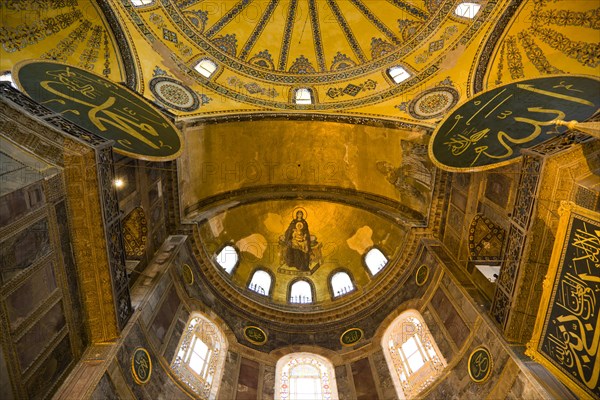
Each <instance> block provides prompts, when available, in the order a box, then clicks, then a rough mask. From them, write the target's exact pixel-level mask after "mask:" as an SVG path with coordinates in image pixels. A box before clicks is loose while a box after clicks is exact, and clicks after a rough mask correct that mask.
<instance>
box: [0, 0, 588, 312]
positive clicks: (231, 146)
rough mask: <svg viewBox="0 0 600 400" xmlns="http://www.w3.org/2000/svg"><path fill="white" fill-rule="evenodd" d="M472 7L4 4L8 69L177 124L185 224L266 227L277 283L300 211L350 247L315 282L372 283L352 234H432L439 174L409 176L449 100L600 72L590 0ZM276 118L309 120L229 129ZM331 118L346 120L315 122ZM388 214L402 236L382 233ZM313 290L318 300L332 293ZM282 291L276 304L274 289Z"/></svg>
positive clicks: (313, 1)
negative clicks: (83, 86) (19, 68)
mask: <svg viewBox="0 0 600 400" xmlns="http://www.w3.org/2000/svg"><path fill="white" fill-rule="evenodd" d="M473 1H474V2H477V3H479V4H480V5H481V6H482V7H481V9H480V11H479V13H478V14H477V15H476V17H475V18H474V19H468V18H463V17H460V16H457V15H455V14H454V10H455V9H456V6H457V5H458V4H459V3H460V1H459V0H411V1H409V0H375V1H370V0H369V1H367V0H279V1H277V0H272V1H267V0H220V1H205V0H204V1H202V0H154V1H153V2H152V3H151V4H148V5H145V6H141V7H134V6H133V5H132V2H131V0H98V1H92V0H36V1H19V0H8V1H3V2H2V3H1V12H2V25H1V28H0V43H1V46H2V47H1V49H0V71H5V70H10V69H11V68H12V66H13V65H14V64H16V63H17V62H19V61H22V60H25V59H34V58H44V59H55V60H58V61H61V62H66V63H68V64H71V65H74V66H78V67H81V68H84V69H87V70H90V71H93V72H96V73H98V74H100V75H105V76H107V77H108V78H109V79H112V80H114V81H117V82H125V83H127V84H128V85H129V86H130V87H133V88H135V89H136V90H137V91H138V92H139V93H140V94H142V95H143V96H145V97H146V98H148V99H149V100H151V101H154V102H156V103H157V104H160V105H161V106H162V107H164V108H165V109H167V110H168V111H170V112H171V113H173V114H175V115H176V116H177V119H178V120H180V121H184V122H185V123H184V124H183V125H184V128H185V129H184V135H185V142H186V146H187V150H186V151H185V152H184V154H183V156H182V157H181V159H180V160H179V169H180V170H179V176H180V179H181V182H180V188H181V192H180V195H181V208H182V212H183V214H184V218H189V219H192V220H193V219H202V218H205V221H206V222H205V223H208V224H210V223H212V224H213V225H214V224H215V223H217V221H221V222H222V223H223V224H224V227H225V229H224V230H223V231H219V232H218V234H215V232H214V231H213V230H212V229H213V228H212V227H210V229H208V225H206V226H203V228H202V229H203V230H202V232H201V233H202V234H203V235H204V240H212V241H213V242H215V243H216V242H219V243H225V242H231V243H234V244H238V246H239V247H240V248H242V247H243V246H242V244H244V243H245V242H244V243H241V244H240V241H243V240H244V239H245V238H247V237H250V236H252V235H255V234H260V235H262V236H263V237H264V238H265V240H266V241H267V242H268V243H269V244H272V245H274V246H275V248H274V249H269V251H268V252H267V253H265V254H267V255H268V256H269V257H270V258H269V259H272V260H274V261H273V263H268V264H267V265H264V264H265V263H266V261H264V260H262V258H261V260H260V263H262V264H263V267H266V268H267V269H269V270H271V271H272V272H274V273H278V270H279V267H280V265H279V263H280V262H281V258H280V257H279V256H277V246H279V244H278V243H279V242H278V240H279V236H280V235H281V234H282V233H283V228H282V227H284V226H285V224H287V223H289V219H290V218H291V213H290V210H294V209H295V208H296V207H304V208H306V209H307V210H309V211H310V213H309V216H308V217H307V221H308V223H309V224H310V226H311V234H314V235H315V236H316V237H317V239H319V240H322V241H325V240H326V241H328V242H333V243H337V244H339V247H338V248H339V249H340V250H339V251H340V252H341V253H337V256H336V258H329V259H327V257H324V262H323V266H324V267H323V268H322V269H319V270H318V271H316V272H315V273H316V274H317V275H315V277H317V276H321V275H322V276H323V277H325V276H326V275H328V274H329V273H331V272H332V271H334V270H335V268H338V267H340V268H348V270H349V271H350V272H351V273H352V275H353V276H354V277H355V279H356V281H357V283H358V284H359V286H363V285H364V286H369V285H370V283H367V282H368V281H369V280H368V279H367V277H366V275H365V271H364V265H363V264H362V261H360V260H361V257H360V255H361V254H363V253H364V251H365V250H366V247H364V246H363V247H361V250H360V252H357V251H356V249H354V248H352V247H351V246H354V244H352V245H350V244H348V243H349V242H348V240H350V243H353V242H352V240H351V239H352V238H354V237H355V235H356V233H357V232H358V230H359V229H360V228H362V227H364V226H366V225H368V227H369V229H371V230H372V232H373V235H372V236H371V240H372V242H373V245H375V246H379V247H381V248H382V249H383V250H384V251H385V253H387V255H389V256H390V257H392V258H394V257H395V256H396V255H397V254H399V253H401V251H400V250H401V249H403V248H410V246H411V243H409V242H410V240H413V239H411V236H410V234H405V232H406V231H407V230H409V231H411V232H413V231H416V230H418V229H424V227H426V226H431V224H432V222H431V220H430V219H429V217H430V214H431V213H430V211H431V207H430V204H431V202H432V201H435V196H434V187H433V186H434V177H435V176H439V175H436V174H435V171H429V172H428V173H424V172H423V171H422V172H423V173H422V174H421V175H422V176H424V177H427V176H429V180H428V181H427V182H426V183H428V184H429V186H427V185H425V186H427V187H424V185H423V182H425V181H424V180H423V179H422V180H421V182H412V184H411V183H410V182H407V181H406V180H405V179H404V178H406V177H407V176H409V175H410V176H412V175H413V172H414V171H412V170H411V169H410V168H414V166H415V165H419V164H418V163H415V162H414V159H418V160H419V162H421V163H422V165H423V166H424V168H423V170H424V171H425V170H427V171H428V170H429V164H428V162H427V160H425V159H421V158H420V157H421V155H422V154H421V153H420V152H419V151H420V149H422V148H423V147H424V146H425V145H426V144H427V139H428V135H427V132H426V130H430V129H431V128H433V127H434V126H435V123H436V122H437V121H438V120H439V119H440V118H442V117H443V115H444V114H445V113H446V112H447V111H448V110H449V109H451V108H452V107H453V105H454V104H456V103H457V102H460V101H464V100H466V99H467V98H469V97H471V96H473V94H474V93H475V92H478V91H481V90H484V89H486V88H489V87H492V86H494V85H499V84H504V83H508V82H511V81H513V80H516V79H521V78H531V77H536V76H540V75H544V74H550V73H561V72H569V73H576V74H587V75H596V76H597V75H599V74H600V70H599V65H600V60H599V57H600V49H599V46H598V41H599V40H598V39H599V36H600V35H599V30H600V11H599V8H598V1H597V0H577V1H572V0H530V1H523V2H520V1H511V0H487V1H485V0H473ZM203 58H210V59H212V60H214V61H215V62H216V64H217V66H218V67H217V70H216V72H215V74H214V75H213V76H211V77H210V78H209V79H207V78H205V77H203V76H202V75H200V74H199V73H198V72H196V71H195V70H194V68H193V67H194V66H195V65H196V63H197V62H198V61H199V60H201V59H203ZM395 65H401V66H402V67H403V68H405V69H406V70H407V71H408V72H409V73H410V74H411V77H410V78H409V79H408V80H406V81H404V82H402V83H400V84H396V83H394V82H393V81H392V80H391V79H390V78H389V76H388V75H387V73H386V71H387V69H388V68H389V67H391V66H395ZM297 87H309V88H311V89H312V90H313V91H314V98H315V104H313V105H306V106H302V105H296V104H294V103H293V102H292V99H291V93H292V92H293V90H294V89H295V88H297ZM275 116H279V117H284V118H287V119H310V120H313V121H276V123H275V122H273V121H269V122H266V121H262V122H261V121H259V122H252V123H240V122H235V121H238V120H240V119H244V118H246V119H251V118H253V119H261V118H263V119H264V118H268V117H275ZM328 119H329V120H333V121H337V122H326V123H319V122H315V120H316V121H320V120H328ZM232 121H233V122H232ZM203 122H228V123H226V124H212V125H205V124H204V123H203ZM339 122H353V123H354V124H355V125H350V124H340V123H339ZM374 124H375V125H376V126H375V127H368V126H364V125H374ZM361 125H363V126H361ZM381 125H384V126H386V128H382V127H381ZM389 127H393V128H394V129H389ZM397 128H401V129H397ZM423 128H426V129H423ZM403 185H404V186H403ZM407 185H408V186H407ZM409 186H411V187H412V189H411V187H409ZM282 199H285V200H282ZM434 207H435V206H434ZM270 214H272V215H275V216H277V218H279V219H280V220H281V221H282V222H281V223H280V224H279V225H281V226H279V227H278V228H277V229H275V228H273V226H272V225H268V224H267V223H266V221H271V220H267V218H268V216H269V215H270ZM252 216H253V218H250V217H252ZM242 217H243V218H242ZM379 217H382V218H379ZM236 219H237V220H244V221H246V222H245V223H244V224H242V225H240V226H236V225H235V224H234V223H233V222H232V221H235V220H236ZM271 219H272V218H271ZM321 219H323V220H324V221H325V220H326V221H331V223H330V225H331V226H329V225H327V224H322V223H321V222H322V221H321ZM366 220H369V223H368V224H365V223H363V224H360V223H357V224H356V226H354V225H353V221H366ZM208 221H211V222H208ZM255 221H256V222H255ZM336 221H344V222H343V226H340V227H339V229H337V230H336V229H331V228H332V227H333V226H335V222H336ZM392 221H395V222H396V223H399V224H401V225H402V227H401V228H399V230H398V232H396V234H395V235H393V237H386V235H385V234H384V233H385V232H387V231H390V228H389V224H390V223H391V222H392ZM282 224H283V225H282ZM410 227H413V228H410ZM261 243H262V241H261ZM355 247H356V246H355ZM252 256H255V254H252ZM248 257H249V256H248ZM246 259H250V260H254V258H252V257H249V258H246ZM243 260H245V259H243ZM256 265H258V263H255V264H253V265H249V264H242V265H240V269H239V274H238V275H235V276H234V277H233V280H234V282H237V283H238V284H239V285H240V286H244V285H245V283H247V281H248V279H249V277H250V275H249V274H250V273H251V271H252V270H253V268H254V267H255V266H256ZM293 277H295V275H286V276H285V277H284V278H282V279H281V281H280V282H289V281H290V279H292V278H293ZM378 282H382V280H379V281H378ZM278 285H279V284H278ZM317 286H318V288H319V290H320V293H319V294H317V299H319V301H320V299H324V298H329V297H330V296H329V294H328V293H327V291H326V290H325V286H324V283H323V282H322V281H321V280H319V282H317ZM276 294H277V302H283V301H284V297H285V294H284V291H283V287H282V286H278V288H276Z"/></svg>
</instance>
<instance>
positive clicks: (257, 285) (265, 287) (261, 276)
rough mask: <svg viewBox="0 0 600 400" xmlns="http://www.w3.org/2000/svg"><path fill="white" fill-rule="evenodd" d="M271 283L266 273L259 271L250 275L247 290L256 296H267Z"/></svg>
mask: <svg viewBox="0 0 600 400" xmlns="http://www.w3.org/2000/svg"><path fill="white" fill-rule="evenodd" d="M271 281H272V279H271V275H269V273H268V272H267V271H263V270H261V269H259V270H257V271H256V272H254V274H253V275H252V279H251V280H250V284H249V285H248V288H249V289H250V290H253V291H255V292H256V293H258V294H262V295H263V296H268V295H269V290H271Z"/></svg>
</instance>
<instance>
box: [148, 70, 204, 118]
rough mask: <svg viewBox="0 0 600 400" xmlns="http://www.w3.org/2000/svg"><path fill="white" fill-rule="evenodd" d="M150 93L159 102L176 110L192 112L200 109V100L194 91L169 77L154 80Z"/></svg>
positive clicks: (151, 83)
mask: <svg viewBox="0 0 600 400" xmlns="http://www.w3.org/2000/svg"><path fill="white" fill-rule="evenodd" d="M150 91H152V94H153V95H154V96H155V97H156V99H157V100H158V101H160V102H161V103H163V104H164V105H166V106H167V107H170V108H173V109H175V110H179V111H185V112H191V111H196V110H197V109H198V107H200V99H199V98H198V95H197V94H196V93H195V92H194V91H193V90H192V89H190V88H188V87H187V86H185V85H184V84H182V83H181V82H179V81H177V80H175V79H173V78H169V77H168V76H157V77H156V78H152V79H151V80H150Z"/></svg>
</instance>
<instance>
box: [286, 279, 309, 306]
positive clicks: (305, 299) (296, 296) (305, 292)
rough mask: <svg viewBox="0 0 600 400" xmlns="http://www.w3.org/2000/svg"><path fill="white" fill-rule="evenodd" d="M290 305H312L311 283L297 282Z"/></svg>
mask: <svg viewBox="0 0 600 400" xmlns="http://www.w3.org/2000/svg"><path fill="white" fill-rule="evenodd" d="M290 303H301V304H306V303H312V290H311V287H310V283H308V282H306V281H298V282H295V283H294V284H293V285H292V288H291V290H290Z"/></svg>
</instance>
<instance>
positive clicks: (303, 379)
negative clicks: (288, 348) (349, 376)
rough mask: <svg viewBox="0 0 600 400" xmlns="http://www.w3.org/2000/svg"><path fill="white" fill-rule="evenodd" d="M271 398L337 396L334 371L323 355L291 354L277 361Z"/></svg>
mask: <svg viewBox="0 0 600 400" xmlns="http://www.w3.org/2000/svg"><path fill="white" fill-rule="evenodd" d="M275 398H276V399H281V400H314V399H326V400H335V399H338V393H337V385H336V381H335V372H334V369H333V365H332V364H331V362H330V361H329V360H328V359H326V358H325V357H321V356H319V355H317V354H312V353H292V354H288V355H286V356H283V357H282V358H280V359H279V361H277V366H276V370H275Z"/></svg>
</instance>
